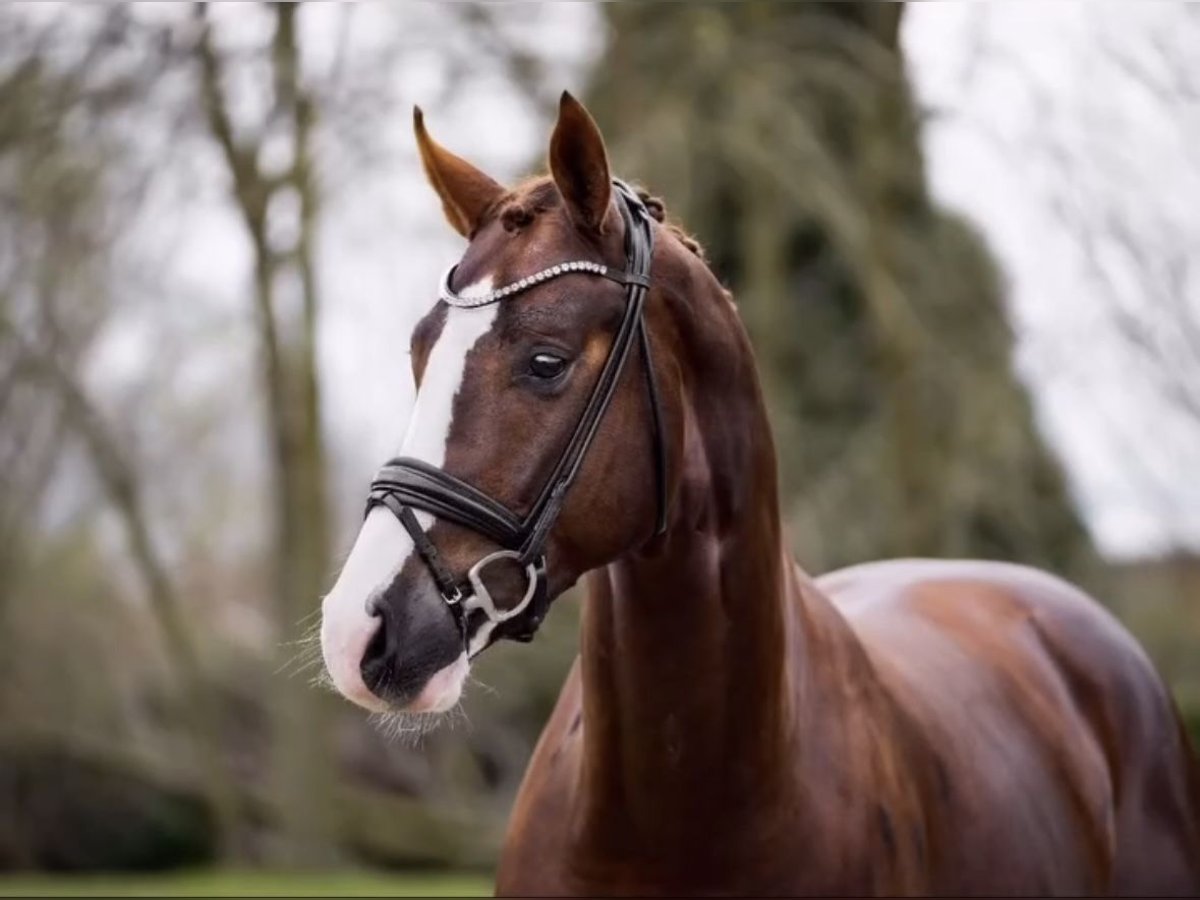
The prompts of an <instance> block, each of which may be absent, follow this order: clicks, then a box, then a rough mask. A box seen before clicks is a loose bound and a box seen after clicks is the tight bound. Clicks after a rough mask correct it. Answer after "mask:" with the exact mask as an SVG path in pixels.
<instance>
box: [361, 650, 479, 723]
mask: <svg viewBox="0 0 1200 900" xmlns="http://www.w3.org/2000/svg"><path fill="white" fill-rule="evenodd" d="M470 669H471V665H470V663H469V662H468V661H467V655H466V653H463V654H462V655H461V656H459V657H458V659H456V660H455V661H454V662H453V663H451V664H450V665H448V666H446V667H445V668H443V669H440V670H439V671H437V672H435V673H434V674H433V676H432V677H431V678H430V679H429V681H428V682H426V684H425V687H424V688H422V690H421V693H420V694H418V695H417V696H416V697H415V698H414V699H413V700H411V701H409V702H408V703H405V704H388V705H387V708H386V709H385V710H376V711H375V713H374V714H373V715H372V716H371V719H372V720H373V721H374V723H375V724H376V726H378V728H379V729H380V730H381V731H382V732H384V734H386V735H388V736H389V737H390V738H392V739H394V740H400V741H414V740H416V739H419V738H420V737H421V736H422V735H425V734H428V733H429V732H431V731H434V730H435V729H436V728H437V727H438V726H439V725H441V724H442V723H443V722H446V721H452V720H454V719H455V718H456V717H457V716H456V713H458V711H459V710H461V707H460V706H459V701H460V700H461V699H462V692H463V685H464V684H465V682H466V679H467V674H468V673H469V672H470Z"/></svg>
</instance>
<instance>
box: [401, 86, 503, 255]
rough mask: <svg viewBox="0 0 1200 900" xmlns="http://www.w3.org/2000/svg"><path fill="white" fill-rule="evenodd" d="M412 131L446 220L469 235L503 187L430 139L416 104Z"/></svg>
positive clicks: (457, 229) (477, 226)
mask: <svg viewBox="0 0 1200 900" xmlns="http://www.w3.org/2000/svg"><path fill="white" fill-rule="evenodd" d="M413 131H414V132H415V133H416V136H417V149H419V150H420V151H421V164H422V165H423V166H424V167H425V175H426V177H427V178H428V179H429V183H430V184H431V185H433V189H434V190H435V191H437V195H438V196H439V197H440V198H441V200H442V209H443V210H445V213H446V219H447V220H448V221H449V222H450V224H451V226H453V228H454V230H455V231H457V232H458V233H459V234H461V235H462V236H463V237H465V238H469V237H471V235H473V234H474V233H475V231H476V229H478V228H479V224H480V222H481V221H482V219H483V216H484V213H486V212H487V210H488V207H490V206H491V205H492V204H493V203H495V202H496V201H497V200H499V199H500V197H502V196H503V195H504V193H505V191H504V188H503V187H502V186H500V185H499V184H497V183H496V182H495V181H493V180H492V179H491V178H489V177H488V176H487V175H485V174H484V173H483V172H481V171H479V170H478V169H477V168H475V167H474V166H473V165H471V164H470V163H469V162H467V161H466V160H465V159H463V158H462V157H461V156H455V155H454V154H453V153H451V152H450V151H449V150H447V149H446V148H445V147H443V146H441V145H440V144H438V143H437V142H436V141H434V139H433V138H431V137H430V136H429V132H428V131H426V130H425V116H424V114H423V113H422V112H421V108H420V107H419V106H414V107H413Z"/></svg>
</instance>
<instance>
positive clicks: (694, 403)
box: [321, 94, 1200, 896]
mask: <svg viewBox="0 0 1200 900" xmlns="http://www.w3.org/2000/svg"><path fill="white" fill-rule="evenodd" d="M414 128H415V133H416V142H417V146H418V149H419V151H420V157H421V160H422V163H423V166H424V169H425V172H426V174H427V176H428V180H429V182H430V184H431V185H432V187H433V189H434V191H435V192H436V194H437V195H438V197H439V199H440V201H441V204H442V206H443V209H444V212H445V215H446V218H447V220H448V221H449V223H450V225H451V226H452V227H453V228H454V229H455V230H456V231H458V232H459V233H460V234H461V235H462V236H463V237H464V238H466V239H467V247H466V251H465V253H464V255H463V256H462V259H461V260H460V262H459V263H458V264H457V265H456V266H455V267H454V268H453V269H452V270H451V272H450V273H449V274H448V275H447V277H446V278H445V279H444V281H443V282H442V286H441V290H440V292H439V297H438V300H437V301H436V303H435V304H434V306H433V308H432V309H431V310H430V311H429V313H428V314H427V315H426V316H425V317H424V318H423V319H422V320H421V321H420V322H419V324H418V325H417V327H416V329H415V331H414V333H413V337H412V344H411V359H412V374H413V377H414V380H415V383H416V385H417V393H416V399H415V404H414V408H413V412H412V418H411V422H410V424H409V427H408V431H407V434H406V436H405V438H404V440H403V444H402V447H401V451H400V455H399V456H398V457H397V458H396V459H395V460H392V461H391V462H390V463H389V464H388V465H386V466H385V467H384V468H383V469H382V470H380V473H379V475H378V476H376V478H375V480H374V481H373V483H372V487H371V492H370V501H369V506H368V513H367V515H366V518H365V520H364V522H363V524H362V527H361V530H360V532H359V534H358V537H357V538H356V540H355V543H354V545H353V548H352V550H351V552H350V555H349V557H348V558H347V561H346V563H345V566H344V568H343V569H342V571H341V574H340V575H339V577H338V579H337V581H336V583H335V585H334V587H333V589H332V590H331V591H330V592H329V594H328V595H327V596H326V597H325V598H324V601H323V606H322V625H321V642H322V651H323V655H324V659H325V663H326V666H327V671H328V673H329V675H330V677H331V679H332V681H333V683H334V685H335V686H336V688H337V690H338V691H340V693H341V694H343V695H344V696H345V697H346V698H348V699H350V700H351V701H353V702H355V703H358V704H360V705H361V706H363V707H366V708H367V709H370V710H375V711H389V710H391V711H397V710H400V711H407V712H408V713H411V714H413V715H422V716H430V715H436V714H437V713H438V712H443V711H446V710H448V709H450V708H451V707H453V706H454V705H455V704H456V703H457V702H458V700H459V697H460V695H461V691H462V685H463V681H464V678H465V677H466V675H467V672H468V670H469V667H470V663H471V660H472V658H474V657H475V656H476V655H478V654H479V653H480V652H482V651H483V650H484V649H485V648H486V647H487V646H489V645H491V644H493V643H495V642H496V641H497V640H500V639H502V638H514V639H518V640H527V639H529V638H530V637H531V636H532V634H533V632H534V631H535V630H536V627H537V624H538V622H540V621H541V617H542V616H543V615H544V614H545V612H546V608H547V606H548V605H549V603H550V602H551V601H552V600H553V599H554V598H555V597H557V596H559V595H560V594H562V593H563V591H565V590H566V589H567V588H568V587H570V586H571V585H573V584H575V583H576V582H577V581H578V580H579V579H581V578H584V579H586V584H587V596H586V599H585V600H584V601H583V609H582V625H581V636H580V652H579V655H578V657H577V659H576V661H575V663H574V666H573V668H572V669H571V671H570V674H569V675H568V677H567V679H566V682H565V684H564V686H563V688H562V692H561V694H560V696H559V699H558V702H557V705H556V707H555V709H554V711H553V713H552V715H551V716H550V719H549V721H548V723H547V724H546V726H545V729H544V731H543V732H542V735H541V737H540V739H539V741H538V742H537V745H536V748H535V750H534V752H533V755H532V759H531V761H530V763H529V767H528V770H527V772H526V774H525V777H524V780H523V782H522V786H521V788H520V790H519V793H518V796H517V798H516V800H515V804H514V807H513V810H512V813H511V817H510V820H509V824H508V828H507V833H506V836H505V840H504V845H503V849H502V853H501V857H500V862H499V867H498V871H497V879H496V891H497V893H498V894H500V895H576V894H578V895H589V896H594V895H612V894H645V895H650V894H675V895H683V894H733V895H759V896H762V895H803V894H827V895H832V894H853V895H867V894H888V895H895V894H955V895H967V894H988V895H1019V894H1040V895H1046V894H1109V893H1113V894H1141V895H1148V894H1153V895H1163V894H1188V893H1197V892H1200V767H1198V765H1197V760H1196V756H1195V752H1194V750H1193V749H1191V747H1190V745H1189V742H1188V738H1187V736H1186V733H1185V731H1184V729H1183V727H1182V725H1181V720H1180V716H1179V714H1178V712H1177V710H1176V708H1175V706H1174V705H1173V701H1172V699H1171V697H1170V694H1169V692H1168V691H1167V689H1166V688H1165V687H1164V685H1163V683H1162V681H1161V679H1160V678H1159V677H1158V675H1157V673H1156V672H1155V669H1154V667H1153V665H1152V664H1151V662H1150V661H1149V660H1148V658H1147V656H1146V654H1145V653H1144V652H1143V650H1142V649H1141V648H1140V647H1139V645H1138V644H1137V642H1136V641H1135V639H1134V638H1133V637H1132V636H1131V635H1130V634H1129V633H1128V632H1127V631H1126V630H1125V629H1124V628H1123V627H1122V626H1121V625H1120V624H1119V623H1118V622H1117V620H1116V619H1115V618H1113V617H1112V616H1111V615H1110V614H1109V613H1108V612H1107V611H1106V610H1105V609H1104V608H1103V607H1102V606H1101V605H1100V604H1099V603H1098V602H1097V601H1096V600H1094V599H1093V598H1092V597H1090V596H1088V595H1086V594H1085V593H1084V592H1083V591H1082V590H1080V589H1079V588H1077V587H1075V586H1073V585H1071V584H1069V583H1067V582H1065V581H1063V580H1061V579H1059V578H1058V577H1056V576H1054V575H1051V574H1049V573H1046V572H1043V571H1039V570H1035V569H1032V568H1027V567H1024V566H1021V565H1016V564H1010V563H1000V562H987V561H972V560H935V559H903V560H889V561H881V562H872V563H866V564H862V565H857V566H854V567H852V568H848V569H843V570H840V571H835V572H832V573H829V574H826V575H823V576H821V577H817V578H813V577H810V576H809V575H807V574H806V573H805V572H804V571H802V570H801V568H800V567H799V566H798V565H797V563H796V562H795V561H794V559H793V558H792V557H791V555H790V553H789V552H788V551H787V549H786V546H785V539H784V533H783V526H782V523H781V516H780V507H779V501H778V497H777V474H776V451H775V446H774V443H773V440H772V435H771V429H770V426H769V423H768V420H767V414H766V409H765V405H764V401H763V393H762V390H761V387H760V384H759V379H758V376H757V374H756V370H755V363H754V355H753V353H752V350H751V345H750V342H749V340H748V338H747V333H746V331H745V329H744V328H743V326H742V323H741V322H740V320H739V314H738V310H737V307H736V306H735V304H734V303H733V300H732V297H731V295H730V293H729V292H728V291H726V290H725V289H724V288H723V287H722V285H721V284H720V282H719V281H718V279H717V278H716V277H715V276H714V274H713V272H712V271H711V270H710V269H709V267H708V265H707V264H706V263H705V261H704V259H703V257H702V255H701V253H700V252H699V251H698V248H697V246H696V244H695V243H694V242H693V241H692V240H691V239H690V238H688V237H687V235H686V233H685V232H683V231H682V230H681V229H680V228H679V227H677V226H676V225H674V224H673V223H670V222H668V221H667V220H666V216H665V213H664V210H663V207H662V204H661V203H659V202H657V201H652V200H650V199H648V195H645V194H643V193H640V192H638V191H634V190H632V189H631V188H629V187H628V186H627V185H625V184H624V183H623V182H619V181H614V180H613V178H612V174H611V172H610V167H609V162H608V154H607V150H606V148H605V145H604V140H603V137H602V135H601V133H600V130H599V128H598V127H597V125H596V123H595V121H594V120H593V119H592V117H591V116H590V115H589V113H588V112H587V111H586V110H585V109H584V107H583V106H582V105H581V104H580V103H579V102H578V101H577V100H575V99H574V98H573V97H571V96H570V95H569V94H564V95H563V97H562V101H561V104H560V107H559V111H558V119H557V122H556V124H555V126H554V130H553V134H552V137H551V140H550V145H549V174H548V175H545V176H541V177H537V178H534V179H532V180H529V181H526V182H524V183H522V184H520V185H518V186H517V187H515V188H513V189H508V188H506V187H503V186H502V185H500V184H499V183H498V182H496V181H495V180H493V179H492V178H491V177H489V176H488V175H486V174H484V173H483V172H481V171H480V170H479V169H478V168H476V167H475V166H473V165H472V164H471V163H469V162H467V161H466V160H464V159H463V158H461V157H459V156H456V155H455V154H453V153H451V152H450V151H448V150H447V149H445V148H444V147H442V146H441V145H440V144H438V143H436V142H435V141H434V140H433V139H432V138H431V137H430V135H429V133H428V131H427V130H426V128H425V125H424V120H423V117H422V115H421V112H420V110H419V109H416V110H414Z"/></svg>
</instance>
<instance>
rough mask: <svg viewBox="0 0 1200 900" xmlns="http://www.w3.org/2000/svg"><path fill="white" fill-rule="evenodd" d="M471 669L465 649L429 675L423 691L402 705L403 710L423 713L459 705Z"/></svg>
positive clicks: (441, 710)
mask: <svg viewBox="0 0 1200 900" xmlns="http://www.w3.org/2000/svg"><path fill="white" fill-rule="evenodd" d="M470 671H471V663H470V661H469V660H468V659H467V654H466V652H465V651H464V652H463V653H460V654H459V655H458V657H457V658H456V659H455V660H454V662H452V663H450V665H448V666H444V667H443V668H441V669H438V671H436V672H434V673H433V674H432V675H431V676H429V680H428V681H427V682H425V687H423V688H422V689H421V693H419V694H417V696H416V697H414V698H413V699H412V700H410V701H409V702H408V703H407V704H406V705H405V706H404V707H402V709H401V711H402V712H408V713H423V714H437V713H444V712H448V711H449V710H451V709H453V708H454V707H455V706H457V705H458V701H459V699H461V697H462V691H463V684H464V683H465V682H466V680H467V674H468V673H469V672H470Z"/></svg>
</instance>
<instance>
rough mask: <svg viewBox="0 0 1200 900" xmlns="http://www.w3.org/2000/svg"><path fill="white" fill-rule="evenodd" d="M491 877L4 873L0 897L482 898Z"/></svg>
mask: <svg viewBox="0 0 1200 900" xmlns="http://www.w3.org/2000/svg"><path fill="white" fill-rule="evenodd" d="M491 893H492V880H491V878H490V877H487V876H485V875H476V874H471V873H462V872H409V873H387V872H355V871H349V872H312V873H304V872H270V871H257V870H255V871H237V870H214V869H204V870H196V871H185V872H172V873H162V874H146V875H136V874H130V875H126V874H112V875H92V874H87V875H42V874H37V875H12V876H0V897H339V896H340V897H482V896H491Z"/></svg>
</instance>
